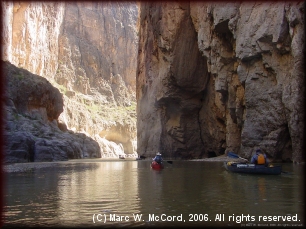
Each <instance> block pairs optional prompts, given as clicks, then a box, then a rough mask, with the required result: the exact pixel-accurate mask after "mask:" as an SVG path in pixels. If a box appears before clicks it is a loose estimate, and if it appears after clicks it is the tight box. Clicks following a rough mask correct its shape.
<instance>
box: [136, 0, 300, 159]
mask: <svg viewBox="0 0 306 229" xmlns="http://www.w3.org/2000/svg"><path fill="white" fill-rule="evenodd" d="M140 11H141V14H140V39H139V59H138V72H137V102H138V107H137V116H138V120H137V130H138V133H137V135H138V153H139V154H140V155H153V154H155V153H156V151H158V150H159V151H161V152H162V153H163V154H164V156H166V157H182V158H197V157H210V156H216V155H221V154H223V153H225V152H227V151H234V152H236V153H239V154H240V155H242V156H244V157H250V156H251V154H252V153H253V152H254V151H255V149H256V148H257V147H260V148H261V149H262V150H263V151H264V152H265V153H267V155H268V156H269V157H270V158H272V159H274V160H279V161H281V160H292V161H295V162H301V161H303V160H304V155H303V150H302V149H303V139H304V88H303V85H304V72H303V64H304V53H303V50H304V5H303V4H302V3H295V2H292V3H283V2H274V3H236V4H234V3H216V4H213V3H208V2H191V3H188V2H184V3H174V2H169V3H142V4H141V7H140Z"/></svg>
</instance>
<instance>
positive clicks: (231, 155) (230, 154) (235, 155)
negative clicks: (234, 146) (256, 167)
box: [227, 152, 249, 161]
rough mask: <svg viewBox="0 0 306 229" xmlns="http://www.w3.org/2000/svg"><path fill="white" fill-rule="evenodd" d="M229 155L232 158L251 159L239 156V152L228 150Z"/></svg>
mask: <svg viewBox="0 0 306 229" xmlns="http://www.w3.org/2000/svg"><path fill="white" fill-rule="evenodd" d="M227 156H228V157H231V158H240V159H243V160H246V161H249V160H248V159H245V158H243V157H239V156H238V155H237V154H235V153H233V152H228V153H227Z"/></svg>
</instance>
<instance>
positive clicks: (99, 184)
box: [3, 159, 305, 228]
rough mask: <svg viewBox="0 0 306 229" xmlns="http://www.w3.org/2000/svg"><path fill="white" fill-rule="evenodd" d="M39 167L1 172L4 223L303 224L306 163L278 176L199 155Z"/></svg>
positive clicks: (285, 166)
mask: <svg viewBox="0 0 306 229" xmlns="http://www.w3.org/2000/svg"><path fill="white" fill-rule="evenodd" d="M37 164H39V163H37ZM41 164H42V163H41ZM44 165H46V166H42V167H38V168H36V167H34V168H33V169H29V170H27V171H26V172H9V173H5V174H4V176H5V179H4V187H5V188H4V206H3V211H4V212H3V215H4V225H3V227H4V228H5V227H16V226H39V227H61V226H63V227H65V226H67V227H101V226H102V227H138V226H139V227H197V226H218V227H219V226H226V227H227V226H233V227H236V226H239V227H240V226H282V227H284V226H303V225H304V208H305V202H304V165H295V164H282V165H283V171H284V172H285V173H283V174H281V175H247V174H235V173H231V172H228V171H226V170H225V168H224V167H223V163H222V162H203V161H173V163H172V164H170V163H165V168H164V169H163V170H160V171H156V170H152V169H151V168H150V161H133V160H120V161H118V160H105V159H104V160H102V159H81V160H70V161H66V162H57V163H45V164H44ZM15 166H16V167H18V166H22V165H18V164H17V165H15Z"/></svg>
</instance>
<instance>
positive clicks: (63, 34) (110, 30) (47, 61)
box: [1, 2, 138, 157]
mask: <svg viewBox="0 0 306 229" xmlns="http://www.w3.org/2000/svg"><path fill="white" fill-rule="evenodd" d="M1 4H2V10H3V31H2V37H3V44H2V45H3V49H2V59H3V60H8V61H10V62H11V63H12V64H14V65H16V66H18V67H20V68H24V69H27V70H29V71H30V72H32V73H34V74H37V75H40V76H43V77H45V78H47V79H48V80H49V81H50V82H51V83H52V84H53V85H54V86H56V87H57V88H58V89H59V90H60V92H61V93H62V94H63V100H64V110H63V112H62V113H61V115H60V116H59V119H58V120H59V127H60V128H62V129H66V128H68V129H70V130H73V131H75V132H81V133H84V134H86V135H87V136H89V137H92V138H93V139H95V140H96V141H97V142H98V143H99V145H100V148H101V149H102V150H101V156H102V157H104V156H108V157H117V156H118V155H122V154H128V155H135V154H136V112H135V110H136V101H135V89H136V83H135V82H136V81H135V77H136V64H137V63H136V58H137V45H138V39H137V18H138V7H137V4H136V3H133V2H126V3H124V2H119V3H118V2H2V3H1ZM108 131H110V132H111V134H110V133H107V132H108ZM114 132H115V133H114ZM110 135H112V136H115V135H116V136H118V137H117V138H114V137H110V138H108V136H110ZM115 149H116V150H115Z"/></svg>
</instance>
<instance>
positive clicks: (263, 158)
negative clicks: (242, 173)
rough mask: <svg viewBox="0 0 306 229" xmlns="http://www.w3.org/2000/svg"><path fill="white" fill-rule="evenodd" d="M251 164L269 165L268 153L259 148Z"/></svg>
mask: <svg viewBox="0 0 306 229" xmlns="http://www.w3.org/2000/svg"><path fill="white" fill-rule="evenodd" d="M251 164H256V165H265V166H268V164H269V160H268V158H267V155H266V154H265V153H263V152H261V149H257V150H256V153H255V154H254V155H253V157H252V158H251Z"/></svg>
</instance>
